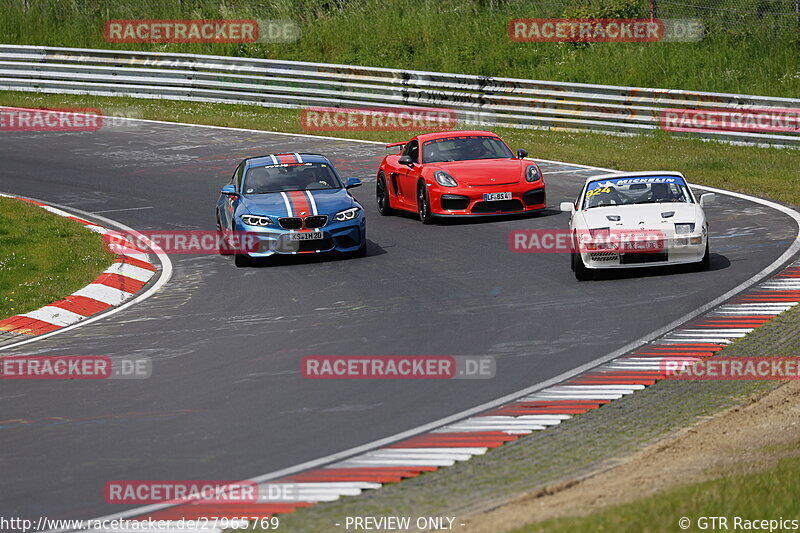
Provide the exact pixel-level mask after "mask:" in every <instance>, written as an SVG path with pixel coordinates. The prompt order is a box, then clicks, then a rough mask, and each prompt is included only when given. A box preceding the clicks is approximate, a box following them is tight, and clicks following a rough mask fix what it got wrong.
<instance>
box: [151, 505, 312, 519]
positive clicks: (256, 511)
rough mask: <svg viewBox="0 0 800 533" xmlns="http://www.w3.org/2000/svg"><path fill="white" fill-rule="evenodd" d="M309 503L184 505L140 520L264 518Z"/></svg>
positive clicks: (290, 510)
mask: <svg viewBox="0 0 800 533" xmlns="http://www.w3.org/2000/svg"><path fill="white" fill-rule="evenodd" d="M312 505H314V504H313V503H311V502H287V503H262V504H247V505H244V504H225V505H209V504H205V505H194V504H184V505H181V506H178V507H174V508H171V509H164V510H161V511H156V512H155V513H152V514H150V515H147V516H144V517H143V518H142V519H143V520H147V519H148V518H152V519H153V520H181V519H185V520H197V519H200V518H205V517H209V516H218V517H220V518H239V517H244V516H247V517H256V516H257V517H259V518H264V517H268V516H272V515H274V514H287V513H291V512H293V511H294V510H295V509H297V508H298V507H311V506H312Z"/></svg>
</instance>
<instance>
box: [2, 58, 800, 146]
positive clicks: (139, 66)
mask: <svg viewBox="0 0 800 533" xmlns="http://www.w3.org/2000/svg"><path fill="white" fill-rule="evenodd" d="M0 90H12V91H33V92H43V93H57V94H92V95H100V96H131V97H139V98H163V99H171V100H193V101H202V102H220V103H232V104H252V105H260V106H267V107H283V108H303V107H371V108H378V107H397V106H416V107H438V108H446V109H450V110H455V111H456V113H457V116H459V117H460V118H461V119H463V120H464V121H465V122H466V123H473V124H489V125H498V126H508V127H520V128H537V129H558V130H562V131H563V130H566V131H586V130H590V131H596V132H603V133H612V134H622V135H632V134H637V133H646V132H650V131H653V130H658V129H660V117H661V114H662V113H663V112H664V110H666V109H696V110H708V111H710V110H717V111H719V110H723V111H743V110H752V109H764V108H775V110H776V111H777V110H778V108H780V109H787V108H789V109H795V110H796V111H797V110H798V109H800V99H793V98H777V97H767V96H748V95H741V94H724V93H709V92H693V91H683V90H672V89H642V88H635V87H617V86H611V85H590V84H582V83H560V82H550V81H536V80H520V79H512V78H490V77H480V76H470V75H461V74H444V73H437V72H422V71H414V70H396V69H387V68H374V67H358V66H349V65H333V64H324V63H306V62H298V61H280V60H273V59H252V58H239V57H222V56H208V55H195V54H173V53H155V52H133V51H120V50H88V49H79V48H53V47H44V46H18V45H0ZM798 113H800V111H798ZM680 134H681V135H691V136H695V137H697V136H700V137H703V138H706V139H715V140H722V141H727V142H736V143H748V144H758V145H768V146H793V147H798V146H800V136H798V135H796V132H789V133H785V134H784V133H756V132H736V131H722V130H720V131H704V132H702V133H695V132H686V133H680Z"/></svg>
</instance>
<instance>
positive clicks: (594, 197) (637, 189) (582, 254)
mask: <svg viewBox="0 0 800 533" xmlns="http://www.w3.org/2000/svg"><path fill="white" fill-rule="evenodd" d="M713 200H714V194H713V193H708V194H703V195H701V196H700V199H699V201H698V200H697V199H696V198H695V196H694V194H692V191H691V189H690V188H689V185H688V184H687V183H686V180H685V179H684V177H683V174H681V173H680V172H672V171H666V172H664V171H660V172H628V173H616V174H605V175H602V176H594V177H592V178H589V179H588V180H587V181H586V184H585V185H584V186H583V190H582V191H581V194H580V196H579V197H578V200H577V201H576V203H575V204H571V203H569V202H564V203H562V204H561V210H562V211H566V212H568V213H570V214H571V215H572V218H571V219H570V224H569V227H570V234H571V235H572V250H573V251H572V270H573V271H574V272H575V277H576V278H577V279H578V280H581V281H582V280H587V279H591V278H592V277H593V274H594V272H595V271H596V270H597V269H604V268H629V267H649V266H660V265H677V264H685V263H696V264H697V266H698V268H699V269H703V270H705V269H707V268H708V266H709V255H708V224H707V222H706V216H705V213H704V212H703V206H705V205H708V204H710V203H711V202H713Z"/></svg>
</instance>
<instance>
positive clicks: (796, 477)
mask: <svg viewBox="0 0 800 533" xmlns="http://www.w3.org/2000/svg"><path fill="white" fill-rule="evenodd" d="M795 451H800V448H798V449H797V450H795ZM798 491H800V458H797V457H795V458H791V459H784V460H782V461H780V462H779V463H778V464H777V465H775V466H774V467H772V468H769V469H767V470H764V471H762V472H756V473H751V474H738V475H737V474H729V475H726V476H724V477H721V478H719V479H714V480H711V481H705V482H702V483H695V484H691V485H686V486H683V487H678V488H676V489H673V490H669V491H665V492H663V493H659V494H657V495H654V496H651V497H649V498H643V499H641V500H637V501H634V502H631V503H627V504H624V505H617V506H613V507H609V508H607V509H605V510H603V511H601V512H598V513H595V514H592V515H589V516H585V517H570V518H558V519H554V520H547V521H545V522H541V523H537V524H532V525H529V526H525V527H522V528H520V529H516V530H514V533H562V532H563V533H567V532H569V533H572V532H574V531H597V532H602V531H637V532H639V531H649V532H653V533H657V532H662V531H663V532H664V533H667V532H669V533H674V532H675V531H679V530H680V529H678V520H679V519H681V518H683V517H685V518H686V519H688V520H689V522H688V523H689V524H690V527H689V528H688V529H689V530H690V531H700V530H702V529H714V528H712V527H710V526H711V525H712V523H711V521H710V520H706V521H703V520H702V517H726V518H727V520H728V522H727V526H728V528H730V529H738V530H751V529H757V528H763V527H764V526H763V525H762V524H761V523H760V521H761V520H769V519H773V520H778V519H780V518H785V519H787V520H789V522H787V523H788V524H789V525H788V526H787V527H781V526H780V525H777V524H775V525H773V527H772V530H775V531H781V530H783V531H786V530H793V529H797V527H798V526H797V524H798V522H797V520H798V517H797V497H796V495H797V494H798ZM736 518H738V519H739V520H741V521H740V522H738V523H737V522H734V520H735V519H736ZM698 519H699V520H698ZM754 520H755V521H758V522H756V524H757V525H756V527H755V528H754V527H753V526H752V524H751V523H749V522H752V521H754ZM792 520H794V525H792ZM704 524H707V527H703V525H704ZM681 529H683V528H681ZM717 529H727V528H724V527H722V528H720V527H719V522H718V523H717ZM766 529H767V530H770V526H769V525H767V526H766Z"/></svg>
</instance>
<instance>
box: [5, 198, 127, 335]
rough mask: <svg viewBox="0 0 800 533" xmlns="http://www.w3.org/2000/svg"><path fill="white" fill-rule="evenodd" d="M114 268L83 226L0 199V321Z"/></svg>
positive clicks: (95, 237)
mask: <svg viewBox="0 0 800 533" xmlns="http://www.w3.org/2000/svg"><path fill="white" fill-rule="evenodd" d="M113 262H114V254H112V253H110V252H108V251H107V250H106V248H105V245H104V244H103V241H102V239H100V236H99V235H97V234H96V233H93V232H90V231H88V230H87V229H86V228H84V227H83V225H82V224H80V223H78V222H75V221H73V220H69V219H66V218H63V217H60V216H57V215H53V214H51V213H48V212H46V211H44V210H43V209H41V208H40V207H38V206H35V205H32V204H28V203H26V202H21V201H19V200H16V199H13V198H0V319H3V318H8V317H9V316H13V315H17V314H20V313H25V312H28V311H33V310H34V309H38V308H39V307H42V306H44V305H47V304H49V303H51V302H54V301H56V300H59V299H61V298H63V297H65V296H68V295H70V294H72V293H73V292H75V291H76V290H78V289H80V288H81V287H83V286H85V285H88V284H89V283H90V282H91V281H92V280H94V279H95V278H96V277H97V276H98V275H99V274H100V273H101V272H102V271H103V270H105V269H106V268H108V267H109V266H111V264H113Z"/></svg>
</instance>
